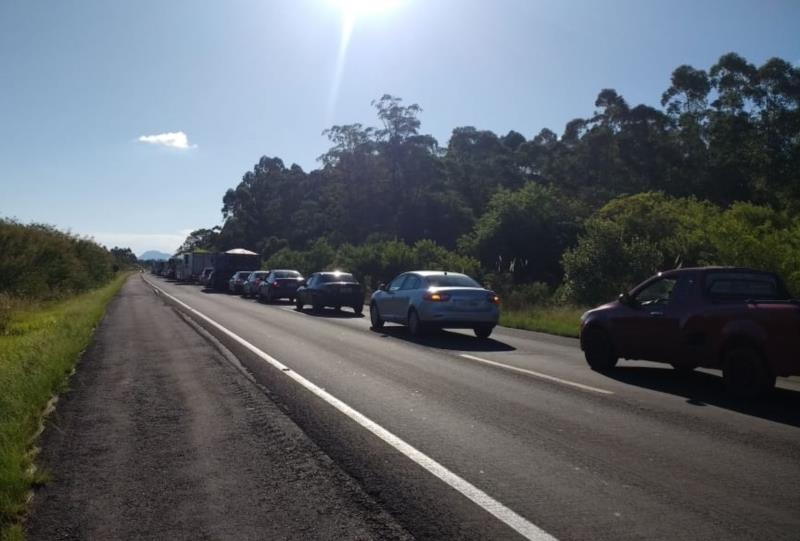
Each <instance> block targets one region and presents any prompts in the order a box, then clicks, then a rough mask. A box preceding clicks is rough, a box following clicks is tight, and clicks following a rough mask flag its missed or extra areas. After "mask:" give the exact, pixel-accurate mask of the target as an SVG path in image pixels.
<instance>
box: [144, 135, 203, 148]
mask: <svg viewBox="0 0 800 541" xmlns="http://www.w3.org/2000/svg"><path fill="white" fill-rule="evenodd" d="M138 141H139V142H140V143H150V144H151V145H162V146H165V147H171V148H180V149H187V148H197V145H190V144H189V138H188V137H187V136H186V134H185V133H183V132H182V131H176V132H167V133H158V134H156V135H142V136H141V137H139V139H138Z"/></svg>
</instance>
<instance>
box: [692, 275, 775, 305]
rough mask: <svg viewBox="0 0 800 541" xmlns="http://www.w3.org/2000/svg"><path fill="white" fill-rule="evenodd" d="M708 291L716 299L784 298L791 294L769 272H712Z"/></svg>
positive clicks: (707, 277) (707, 279)
mask: <svg viewBox="0 0 800 541" xmlns="http://www.w3.org/2000/svg"><path fill="white" fill-rule="evenodd" d="M706 291H707V292H708V296H709V297H711V298H712V299H715V300H746V299H756V300H784V299H788V298H789V295H788V293H787V292H786V291H784V290H783V286H782V285H781V284H779V283H778V280H777V279H776V278H775V277H774V276H771V275H769V274H759V273H744V272H738V273H730V272H727V273H710V274H709V275H708V276H706Z"/></svg>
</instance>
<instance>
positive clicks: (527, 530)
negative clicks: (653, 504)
mask: <svg viewBox="0 0 800 541" xmlns="http://www.w3.org/2000/svg"><path fill="white" fill-rule="evenodd" d="M143 280H145V282H147V283H148V284H150V286H151V287H153V288H154V289H157V290H159V291H160V292H161V293H162V294H163V295H165V296H166V297H168V298H169V299H171V300H172V301H173V302H175V303H177V304H178V305H180V306H182V307H183V308H185V309H186V310H188V311H189V312H191V313H192V314H194V315H195V316H197V317H199V318H200V319H202V320H203V321H205V322H207V323H208V324H209V325H211V326H213V327H214V328H216V329H217V330H219V331H220V332H222V333H223V334H225V335H227V336H228V337H230V338H231V339H233V340H234V341H236V342H238V343H239V344H240V345H242V346H244V347H245V348H246V349H248V350H249V351H250V352H252V353H253V354H255V355H256V356H258V357H259V358H260V359H262V360H263V361H265V362H267V363H268V364H270V365H272V366H274V367H275V368H277V369H278V370H280V371H281V372H282V373H283V374H284V375H286V376H287V377H290V378H292V379H293V380H294V381H295V382H297V383H298V384H300V385H301V386H302V387H304V388H305V389H307V390H308V391H310V392H311V393H313V394H314V395H315V396H317V397H319V398H320V399H322V400H323V401H325V402H326V403H328V404H329V405H331V406H333V407H334V408H336V409H337V410H339V411H340V412H341V413H343V414H344V415H346V416H347V417H349V418H350V419H352V420H353V421H355V422H356V423H358V424H359V425H360V426H361V427H363V428H365V429H366V430H369V431H370V432H372V433H373V434H374V435H375V436H377V437H378V438H380V439H381V440H382V441H383V442H385V443H387V444H388V445H390V446H392V447H394V448H395V449H396V450H397V451H399V452H400V453H402V454H403V455H405V456H406V457H407V458H409V459H410V460H412V461H414V462H415V463H416V464H417V465H419V466H421V467H422V468H424V469H425V470H427V471H428V472H429V473H431V474H433V475H434V476H436V477H437V478H439V479H440V480H441V481H443V482H444V483H445V484H447V485H448V486H450V487H451V488H453V489H454V490H456V491H458V492H459V493H460V494H462V495H463V496H465V497H466V498H468V499H469V500H471V501H472V502H473V503H475V504H476V505H478V506H479V507H481V508H482V509H483V510H485V511H486V512H488V513H489V514H491V515H492V516H494V517H495V518H496V519H498V520H499V521H500V522H502V523H503V524H505V525H506V526H508V527H509V528H511V529H513V530H514V531H515V532H517V533H518V534H520V535H522V536H523V537H525V538H526V539H530V540H535V541H556V538H555V537H553V536H552V535H550V534H549V533H547V532H546V531H544V530H542V529H541V528H539V527H538V526H536V525H535V524H533V523H532V522H530V521H529V520H528V519H526V518H525V517H523V516H521V515H519V514H518V513H516V512H515V511H513V510H512V509H510V508H508V507H506V506H505V505H503V504H502V503H500V502H499V501H497V500H495V499H494V498H492V497H491V496H489V495H488V494H486V493H485V492H483V491H482V490H481V489H479V488H478V487H476V486H475V485H473V484H472V483H470V482H469V481H467V480H465V479H463V478H461V477H459V476H458V475H456V474H455V473H453V472H451V471H450V470H448V469H447V468H446V467H444V466H443V465H441V464H439V463H438V462H436V461H435V460H434V459H432V458H431V457H429V456H428V455H426V454H425V453H423V452H422V451H419V450H418V449H416V448H415V447H413V446H412V445H410V444H408V443H406V442H405V441H403V440H402V439H400V438H399V437H397V436H395V435H394V434H393V433H391V432H389V431H388V430H386V429H385V428H383V427H382V426H380V425H379V424H377V423H376V422H375V421H372V420H371V419H369V418H368V417H367V416H365V415H364V414H362V413H360V412H358V411H357V410H355V409H353V408H351V407H350V406H348V405H347V404H345V403H344V402H342V401H341V400H339V399H338V398H336V397H335V396H333V395H332V394H330V393H329V392H327V391H325V390H324V389H323V388H321V387H319V386H318V385H316V384H314V383H312V382H311V381H309V380H307V379H306V378H304V377H303V376H301V375H300V374H298V373H297V372H295V371H294V370H292V369H290V368H289V367H288V366H286V365H284V364H283V363H281V362H280V361H278V360H277V359H275V358H274V357H272V356H271V355H269V354H268V353H265V352H263V351H261V350H260V349H258V348H257V347H256V346H254V345H253V344H251V343H250V342H248V341H247V340H245V339H244V338H242V337H240V336H239V335H237V334H236V333H234V332H233V331H230V330H228V329H227V328H225V327H223V326H222V325H220V324H219V323H217V322H216V321H214V320H213V319H211V318H210V317H208V316H206V315H205V314H203V313H201V312H199V311H197V310H195V309H194V308H192V307H191V306H189V305H188V304H186V303H185V302H183V301H180V300H178V299H177V298H175V297H174V296H172V295H170V294H169V293H167V292H166V291H164V290H163V289H161V288H159V287H158V286H156V285H154V284H152V283H150V282H149V281H148V280H146V279H144V278H143ZM489 362H491V361H489Z"/></svg>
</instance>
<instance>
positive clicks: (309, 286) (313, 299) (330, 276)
mask: <svg viewBox="0 0 800 541" xmlns="http://www.w3.org/2000/svg"><path fill="white" fill-rule="evenodd" d="M295 295H296V297H295V306H296V307H297V309H298V310H300V311H302V310H303V308H304V307H305V306H306V305H307V304H310V305H311V306H312V308H313V309H314V311H315V312H319V311H320V310H322V309H323V308H325V307H328V306H332V307H333V308H335V309H336V310H339V309H341V307H342V306H349V307H351V308H352V309H353V312H355V313H356V314H359V315H360V314H361V313H362V312H363V311H364V288H363V287H362V286H361V284H360V283H359V282H358V280H356V279H355V278H354V277H353V275H352V274H350V273H348V272H339V271H335V272H315V273H314V274H312V275H311V276H309V277H308V280H307V281H306V284H305V285H301V286H300V287H298V288H297V293H296V294H295Z"/></svg>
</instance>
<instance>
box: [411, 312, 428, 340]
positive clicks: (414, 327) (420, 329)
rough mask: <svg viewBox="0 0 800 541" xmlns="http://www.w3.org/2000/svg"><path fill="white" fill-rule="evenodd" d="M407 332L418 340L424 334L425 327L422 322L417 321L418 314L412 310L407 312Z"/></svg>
mask: <svg viewBox="0 0 800 541" xmlns="http://www.w3.org/2000/svg"><path fill="white" fill-rule="evenodd" d="M408 332H409V334H410V335H411V336H413V337H414V338H418V337H420V336H422V335H423V334H425V327H424V326H423V324H422V321H420V320H419V314H417V311H416V310H414V309H413V308H412V309H411V310H409V311H408Z"/></svg>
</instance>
